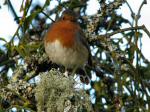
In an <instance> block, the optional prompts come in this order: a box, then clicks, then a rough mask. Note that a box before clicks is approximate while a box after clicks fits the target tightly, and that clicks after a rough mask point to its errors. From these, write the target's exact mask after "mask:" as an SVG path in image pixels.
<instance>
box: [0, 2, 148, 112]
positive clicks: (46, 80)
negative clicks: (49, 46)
mask: <svg viewBox="0 0 150 112" xmlns="http://www.w3.org/2000/svg"><path fill="white" fill-rule="evenodd" d="M89 1H90V0H66V1H63V0H57V5H55V7H54V8H51V7H52V6H53V2H54V0H45V1H43V4H40V3H38V2H35V0H22V4H21V5H20V7H19V9H18V8H16V7H14V6H13V4H12V3H11V0H5V2H4V4H3V5H5V6H8V8H9V10H10V14H12V15H13V17H14V21H15V22H16V23H17V24H18V28H17V30H16V32H15V33H14V35H12V36H11V39H10V41H6V39H5V38H6V37H0V41H1V42H3V43H4V44H3V45H0V112H1V111H2V112H3V111H10V110H12V108H16V109H17V111H18V112H24V111H26V110H29V111H31V112H32V111H33V112H34V111H35V112H36V111H38V112H40V111H47V112H51V111H56V112H61V111H65V110H66V112H70V111H71V112H77V111H81V112H120V111H122V112H124V111H126V112H132V111H134V112H145V111H149V110H150V63H149V60H147V59H146V58H145V57H144V55H143V53H142V52H141V50H142V42H141V39H142V38H144V37H143V34H144V33H145V34H147V35H148V37H150V33H149V31H148V30H147V28H146V27H145V25H142V26H139V25H138V21H139V19H140V17H141V15H140V13H141V10H142V8H143V6H145V5H146V4H147V1H146V0H143V1H142V0H141V5H140V7H139V9H138V11H137V13H135V12H133V10H132V7H131V6H130V4H129V3H128V0H111V1H109V0H97V1H98V4H99V6H100V7H99V9H98V10H97V13H96V14H93V15H88V13H86V11H87V7H88V2H89ZM124 4H126V5H127V6H128V8H129V10H130V11H131V18H132V19H131V20H129V19H125V18H124V17H123V16H122V15H121V14H122V13H125V12H121V13H120V14H118V13H117V12H118V11H120V7H122V5H124ZM1 8H2V7H1ZM65 9H71V10H73V11H75V12H76V13H77V15H78V16H79V20H78V22H79V23H80V26H81V28H82V29H83V31H84V33H85V35H86V39H87V41H88V44H89V46H90V49H91V54H92V63H93V65H92V67H86V68H85V70H86V72H87V74H88V76H89V78H90V82H89V84H88V86H89V88H88V89H79V88H78V89H76V85H78V83H79V82H80V84H79V85H84V86H85V85H86V82H87V79H82V77H80V75H82V72H80V71H79V72H78V73H77V76H79V77H80V78H77V79H78V80H76V78H75V77H73V76H69V78H71V79H70V80H69V79H68V78H65V77H63V75H62V73H63V72H64V71H63V67H62V66H61V65H57V64H55V63H52V62H51V61H50V60H49V59H48V57H47V55H46V54H45V51H44V45H43V38H44V35H45V33H46V31H47V29H48V28H49V27H50V26H51V24H52V23H53V22H55V21H56V20H57V19H58V18H59V17H60V15H61V13H62V11H64V10H65ZM0 10H1V9H0ZM16 11H20V12H21V14H22V15H21V16H18V15H17V13H16ZM123 24H126V25H127V26H128V27H126V28H122V25H123ZM16 41H17V42H18V43H16ZM147 52H149V51H147ZM9 70H11V71H12V76H10V74H9V72H8V71H9ZM59 75H61V76H59ZM41 77H42V78H41ZM93 77H96V78H95V79H94V78H93ZM36 79H38V80H40V81H37V80H36ZM58 79H60V80H58ZM77 87H79V86H77ZM80 90H81V91H80ZM56 94H57V95H56ZM89 99H90V100H89ZM85 102H86V103H85ZM68 105H71V106H70V107H68ZM68 108H69V110H68V111H67V109H68Z"/></svg>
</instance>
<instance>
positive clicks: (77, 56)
mask: <svg viewBox="0 0 150 112" xmlns="http://www.w3.org/2000/svg"><path fill="white" fill-rule="evenodd" d="M77 19H78V16H77V15H76V13H75V12H73V11H72V10H65V11H64V12H63V13H62V16H61V17H60V18H59V19H58V20H57V21H56V22H54V23H53V24H52V25H51V27H50V28H49V30H48V31H47V34H46V36H45V38H44V46H45V51H46V53H47V55H48V56H49V58H50V60H51V61H52V62H54V63H56V64H60V65H63V66H64V67H65V68H67V69H77V68H82V67H84V65H85V64H87V63H91V60H90V50H89V46H88V44H87V41H86V39H85V36H84V33H83V31H82V29H81V27H80V25H79V24H78V22H77Z"/></svg>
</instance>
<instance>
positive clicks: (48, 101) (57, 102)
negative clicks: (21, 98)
mask: <svg viewBox="0 0 150 112" xmlns="http://www.w3.org/2000/svg"><path fill="white" fill-rule="evenodd" d="M74 84H75V81H74V79H73V77H72V76H70V77H64V76H63V74H62V73H60V72H58V71H57V70H51V71H50V72H47V73H42V74H41V81H40V82H39V84H38V85H37V87H36V90H35V96H36V100H37V108H38V112H42V111H46V112H91V111H92V108H91V102H90V98H89V95H88V94H86V93H85V91H84V90H75V89H74Z"/></svg>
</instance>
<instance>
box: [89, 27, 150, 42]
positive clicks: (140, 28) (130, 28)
mask: <svg viewBox="0 0 150 112" xmlns="http://www.w3.org/2000/svg"><path fill="white" fill-rule="evenodd" d="M130 30H143V31H145V33H146V34H147V35H148V36H149V38H150V32H149V31H148V30H147V28H146V27H145V25H142V26H137V27H129V28H124V29H119V30H117V31H114V32H112V33H107V34H105V35H99V36H96V37H93V38H89V41H90V42H92V41H95V40H99V39H101V38H102V37H111V36H113V35H115V34H117V33H122V32H125V31H130Z"/></svg>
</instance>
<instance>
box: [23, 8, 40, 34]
mask: <svg viewBox="0 0 150 112" xmlns="http://www.w3.org/2000/svg"><path fill="white" fill-rule="evenodd" d="M39 12H41V10H40V9H39V10H37V11H35V12H33V13H32V14H31V15H29V16H28V17H27V18H26V19H25V21H24V25H23V26H24V32H25V31H26V30H27V29H28V28H29V25H30V23H31V22H32V20H33V19H34V18H35V17H36V16H37V15H38V14H39Z"/></svg>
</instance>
